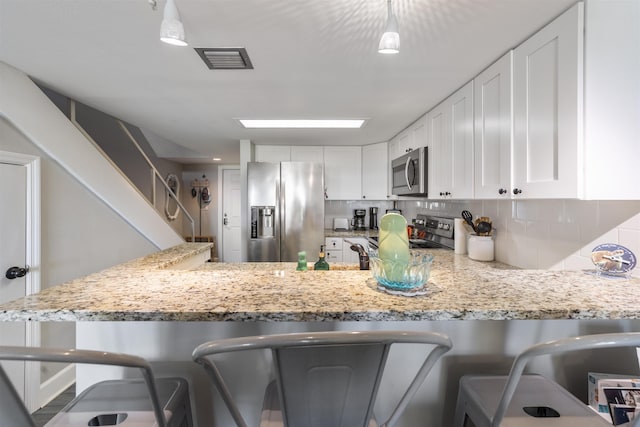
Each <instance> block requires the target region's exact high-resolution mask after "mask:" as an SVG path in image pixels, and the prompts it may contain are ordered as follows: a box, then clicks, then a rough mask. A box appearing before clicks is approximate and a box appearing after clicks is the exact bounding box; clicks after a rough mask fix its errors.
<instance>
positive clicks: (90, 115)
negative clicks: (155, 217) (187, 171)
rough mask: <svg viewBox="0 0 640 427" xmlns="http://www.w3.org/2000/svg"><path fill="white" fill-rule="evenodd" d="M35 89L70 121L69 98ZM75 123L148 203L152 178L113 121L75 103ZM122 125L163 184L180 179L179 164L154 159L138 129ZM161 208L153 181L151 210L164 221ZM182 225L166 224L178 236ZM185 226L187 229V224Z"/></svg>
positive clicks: (161, 195) (161, 196)
mask: <svg viewBox="0 0 640 427" xmlns="http://www.w3.org/2000/svg"><path fill="white" fill-rule="evenodd" d="M39 87H40V89H42V91H43V92H44V93H45V94H46V95H47V96H48V97H49V99H51V101H52V102H53V103H54V104H55V105H56V106H57V107H58V108H59V109H60V110H61V111H62V112H63V113H64V114H65V115H66V116H67V117H70V102H69V98H67V97H66V96H64V95H61V94H59V93H57V92H55V91H53V90H51V89H48V88H46V87H43V86H39ZM76 120H77V121H78V123H80V125H81V126H82V127H83V128H84V130H85V131H87V133H88V134H89V135H91V138H93V140H94V141H95V142H96V143H97V144H98V146H99V147H100V149H101V150H102V151H103V152H104V153H105V154H106V155H107V156H108V157H109V158H110V159H111V161H112V162H113V163H115V164H116V165H117V166H118V168H120V170H121V171H122V172H123V173H124V174H125V176H126V177H127V178H128V179H129V180H130V181H131V182H132V183H133V185H134V186H135V187H136V188H137V189H138V190H139V191H140V192H141V193H142V194H143V195H144V197H145V198H146V199H147V200H148V201H151V200H152V199H153V190H152V180H151V176H152V175H151V171H150V168H149V166H148V163H147V162H146V161H145V160H144V158H143V157H142V155H141V154H140V152H139V151H138V150H137V148H136V147H135V146H134V145H133V143H132V142H131V140H130V139H129V137H128V136H127V135H126V134H125V133H124V131H123V130H122V128H120V126H119V125H118V123H117V121H116V119H115V118H113V117H111V116H109V115H107V114H105V113H103V112H101V111H99V110H96V109H94V108H92V107H90V106H87V105H84V104H82V103H79V102H76ZM125 125H126V126H127V129H129V132H131V134H132V136H133V137H134V138H135V140H136V141H137V142H138V144H139V145H140V147H141V148H142V150H143V151H144V152H145V154H146V155H147V157H149V159H150V160H151V162H152V163H153V164H154V166H155V167H156V169H158V171H159V173H160V175H161V176H162V177H163V178H164V179H165V180H166V178H167V175H168V174H170V173H172V174H175V175H176V176H177V177H178V178H180V176H181V174H182V165H181V164H180V163H177V162H173V161H170V160H166V159H161V158H159V157H157V156H156V154H155V152H154V151H153V149H152V148H151V146H150V145H149V143H148V141H147V139H146V138H145V136H144V135H143V133H142V132H141V131H140V129H139V128H137V127H136V126H133V125H131V124H128V123H125ZM183 188H184V187H183ZM164 207H165V190H164V186H163V185H162V183H161V182H160V180H159V179H157V178H156V194H155V208H156V210H158V211H159V212H160V214H161V215H162V217H163V218H165V219H166V217H165V214H164ZM173 210H174V209H173V205H171V211H173ZM184 221H185V217H184V215H182V214H180V215H179V216H178V218H177V219H176V220H174V221H168V222H169V224H170V225H171V227H172V228H173V229H174V230H175V231H177V232H178V233H180V234H182V229H183V227H184V226H183V222H184ZM186 226H187V227H189V226H188V224H187V225H186ZM185 235H188V234H185Z"/></svg>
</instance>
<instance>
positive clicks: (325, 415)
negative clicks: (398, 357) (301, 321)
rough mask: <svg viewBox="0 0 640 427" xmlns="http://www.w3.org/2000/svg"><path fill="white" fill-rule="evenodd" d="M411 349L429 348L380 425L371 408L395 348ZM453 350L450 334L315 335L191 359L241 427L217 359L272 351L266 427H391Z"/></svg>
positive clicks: (227, 347) (255, 339) (244, 344)
mask: <svg viewBox="0 0 640 427" xmlns="http://www.w3.org/2000/svg"><path fill="white" fill-rule="evenodd" d="M407 343H412V344H425V346H426V347H427V349H425V353H424V355H425V356H424V357H425V358H424V362H423V363H422V366H421V367H420V369H418V371H417V373H416V374H415V377H414V379H413V381H412V382H411V384H410V385H409V386H408V388H406V390H405V391H404V393H403V394H402V397H400V398H399V402H398V403H397V404H396V407H395V410H394V411H393V412H392V413H391V416H390V417H389V418H388V419H387V420H386V421H384V422H383V423H380V424H377V422H376V421H375V417H374V416H373V406H374V403H375V399H376V394H377V391H378V388H379V386H380V381H381V378H382V374H383V371H384V367H385V365H386V360H387V355H388V352H389V349H390V347H391V345H392V344H407ZM451 347H452V344H451V340H450V339H449V337H447V336H446V335H443V334H438V333H433V332H424V331H421V332H416V331H368V332H349V331H340V332H333V331H332V332H309V333H294V334H274V335H263V336H252V337H241V338H229V339H221V340H214V341H209V342H206V343H203V344H201V345H200V346H198V347H197V348H196V349H195V350H194V351H193V360H194V361H196V362H197V363H199V364H201V365H202V366H203V367H204V369H205V371H206V372H207V374H208V375H209V377H210V379H211V381H212V382H213V384H214V385H215V386H216V388H217V389H218V391H219V392H220V395H221V396H222V399H223V400H224V402H225V404H226V406H227V408H228V409H229V411H230V413H231V415H232V417H233V419H234V421H235V423H236V425H238V426H239V427H246V426H247V423H246V421H245V419H244V417H243V416H242V414H241V413H240V410H239V407H238V404H237V403H236V401H235V399H234V396H233V395H232V394H231V392H230V388H229V387H228V385H227V383H226V382H225V381H224V379H223V376H222V373H221V371H220V370H219V367H218V364H217V363H216V361H215V360H214V359H215V356H216V355H218V354H223V353H229V352H238V351H246V350H271V354H272V359H273V363H272V365H273V366H272V367H273V373H274V374H275V381H274V382H272V383H270V384H269V386H267V389H266V393H265V395H264V396H265V397H264V401H263V409H262V412H261V417H260V425H261V427H282V426H293V427H309V426H318V427H338V426H349V427H374V426H378V425H380V426H381V427H383V426H388V427H391V426H393V425H394V424H395V423H396V422H397V421H398V420H399V419H400V417H401V415H402V413H403V411H404V409H405V408H406V407H407V405H408V404H409V402H410V400H411V398H412V397H413V396H414V395H415V393H416V391H417V390H418V388H419V387H420V385H421V384H422V383H423V382H424V380H425V378H426V376H427V374H428V373H429V371H430V370H431V368H432V367H433V366H434V365H435V363H436V362H437V361H438V359H439V358H440V357H441V356H442V355H443V354H444V353H446V352H447V351H449V349H451ZM256 413H257V412H256Z"/></svg>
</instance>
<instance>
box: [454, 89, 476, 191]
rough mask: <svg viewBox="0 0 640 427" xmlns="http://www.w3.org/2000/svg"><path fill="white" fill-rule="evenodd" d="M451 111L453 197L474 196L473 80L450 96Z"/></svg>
mask: <svg viewBox="0 0 640 427" xmlns="http://www.w3.org/2000/svg"><path fill="white" fill-rule="evenodd" d="M449 102H450V106H449V111H450V112H451V159H450V162H451V171H450V176H451V178H450V180H451V190H450V191H451V197H452V198H454V199H471V198H473V82H469V83H467V84H466V85H464V86H463V87H462V88H461V89H459V90H458V91H457V92H456V93H454V94H453V95H452V96H451V98H449Z"/></svg>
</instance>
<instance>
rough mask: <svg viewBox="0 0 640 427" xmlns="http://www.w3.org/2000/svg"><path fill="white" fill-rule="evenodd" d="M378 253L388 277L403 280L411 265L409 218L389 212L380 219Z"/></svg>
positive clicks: (393, 279) (393, 280)
mask: <svg viewBox="0 0 640 427" xmlns="http://www.w3.org/2000/svg"><path fill="white" fill-rule="evenodd" d="M378 245H379V248H378V255H379V256H380V261H381V262H382V265H383V268H384V270H385V274H386V277H387V279H389V280H390V281H392V282H402V280H403V277H404V273H405V270H406V268H407V266H408V265H409V259H410V254H409V237H408V236H407V220H406V219H404V217H403V216H402V215H400V214H397V213H388V214H386V215H384V216H383V217H382V219H381V220H380V233H379V241H378Z"/></svg>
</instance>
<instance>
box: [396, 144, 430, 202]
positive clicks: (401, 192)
mask: <svg viewBox="0 0 640 427" xmlns="http://www.w3.org/2000/svg"><path fill="white" fill-rule="evenodd" d="M427 176H428V173H427V147H421V148H418V149H415V150H412V151H409V152H408V153H407V154H404V155H402V156H401V157H398V158H397V159H395V160H393V161H392V162H391V183H392V187H391V192H392V194H397V195H398V196H421V197H427Z"/></svg>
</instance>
